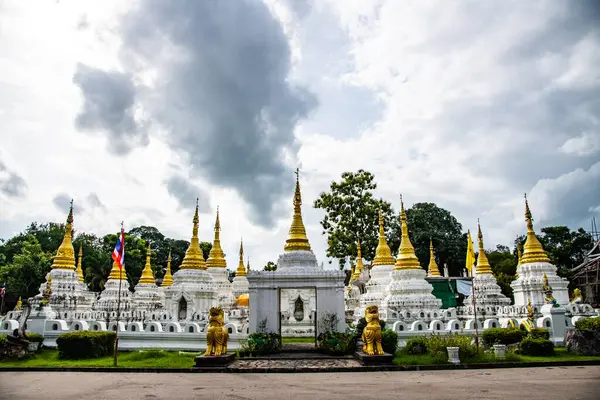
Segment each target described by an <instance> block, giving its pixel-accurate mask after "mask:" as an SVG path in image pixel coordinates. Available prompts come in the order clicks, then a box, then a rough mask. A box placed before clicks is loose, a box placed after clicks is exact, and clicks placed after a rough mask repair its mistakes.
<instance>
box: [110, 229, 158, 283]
mask: <svg viewBox="0 0 600 400" xmlns="http://www.w3.org/2000/svg"><path fill="white" fill-rule="evenodd" d="M118 235H119V234H117V233H110V234H108V235H105V236H104V237H103V238H102V248H103V251H104V252H106V253H107V254H112V252H113V249H114V248H115V244H116V243H117V237H118ZM147 246H148V245H147V242H146V241H145V240H144V239H140V238H136V237H133V236H129V235H127V234H126V235H125V271H126V272H127V281H128V282H129V288H130V289H131V290H133V288H134V287H135V285H136V284H137V283H138V281H139V280H140V276H141V275H142V270H143V269H144V265H146V250H147ZM111 267H112V262H111ZM109 271H110V269H109ZM106 278H108V273H107V276H106ZM102 284H104V283H102Z"/></svg>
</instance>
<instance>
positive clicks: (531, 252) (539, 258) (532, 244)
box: [521, 195, 550, 264]
mask: <svg viewBox="0 0 600 400" xmlns="http://www.w3.org/2000/svg"><path fill="white" fill-rule="evenodd" d="M525 221H527V239H526V240H525V246H523V255H522V256H521V264H531V263H536V262H547V263H549V262H550V258H548V254H546V251H545V250H544V248H543V247H542V244H541V243H540V241H539V240H538V238H537V236H535V231H534V230H533V218H532V216H531V211H530V210H529V203H528V202H527V195H525Z"/></svg>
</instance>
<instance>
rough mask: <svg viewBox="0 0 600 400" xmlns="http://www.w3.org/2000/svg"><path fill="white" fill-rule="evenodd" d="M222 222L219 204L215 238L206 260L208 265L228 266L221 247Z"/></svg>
mask: <svg viewBox="0 0 600 400" xmlns="http://www.w3.org/2000/svg"><path fill="white" fill-rule="evenodd" d="M220 232H221V223H220V222H219V207H218V206H217V219H216V220H215V240H214V241H213V245H212V247H211V249H210V253H208V260H206V266H207V267H219V268H226V267H227V261H225V254H224V253H223V249H222V248H221V237H220V235H221V234H220Z"/></svg>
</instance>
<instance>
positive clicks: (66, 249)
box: [52, 200, 75, 270]
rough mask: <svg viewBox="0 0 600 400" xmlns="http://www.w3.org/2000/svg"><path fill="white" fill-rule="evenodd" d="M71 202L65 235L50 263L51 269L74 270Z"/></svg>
mask: <svg viewBox="0 0 600 400" xmlns="http://www.w3.org/2000/svg"><path fill="white" fill-rule="evenodd" d="M72 235H73V200H71V207H70V208H69V216H68V217H67V225H66V226H65V235H64V237H63V240H62V243H61V244H60V246H59V247H58V250H57V251H56V256H55V257H54V261H53V262H52V269H71V270H74V269H75V249H74V248H73V243H72V241H73V238H72Z"/></svg>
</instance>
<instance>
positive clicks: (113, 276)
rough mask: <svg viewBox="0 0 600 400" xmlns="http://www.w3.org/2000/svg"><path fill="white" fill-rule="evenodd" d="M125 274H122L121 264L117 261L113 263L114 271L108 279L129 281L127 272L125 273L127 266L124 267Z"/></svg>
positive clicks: (111, 271)
mask: <svg viewBox="0 0 600 400" xmlns="http://www.w3.org/2000/svg"><path fill="white" fill-rule="evenodd" d="M122 271H123V273H122V274H121V269H120V268H119V264H117V262H116V261H114V262H113V265H112V269H111V270H110V274H109V275H108V279H116V280H119V279H123V280H124V281H126V280H127V272H125V266H123V270H122Z"/></svg>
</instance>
